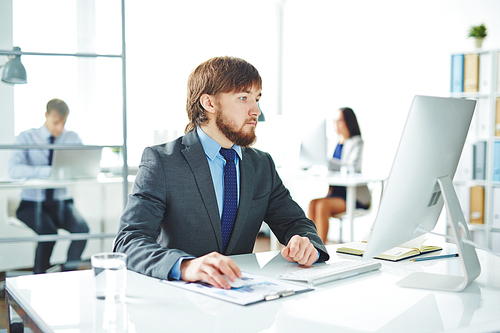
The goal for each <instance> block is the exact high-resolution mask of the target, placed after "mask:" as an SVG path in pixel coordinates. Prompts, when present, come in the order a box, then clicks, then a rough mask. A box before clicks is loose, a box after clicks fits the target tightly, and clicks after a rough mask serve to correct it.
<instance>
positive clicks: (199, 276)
mask: <svg viewBox="0 0 500 333" xmlns="http://www.w3.org/2000/svg"><path fill="white" fill-rule="evenodd" d="M222 275H225V276H227V278H228V279H229V280H231V281H234V280H235V279H236V278H237V277H238V278H241V271H240V268H239V267H238V265H236V263H235V262H234V260H233V259H231V258H229V257H226V256H224V255H222V254H220V253H218V252H212V253H209V254H207V255H204V256H203V257H199V258H196V259H187V260H184V261H183V262H182V264H181V277H182V280H184V281H186V282H196V281H204V282H206V283H208V284H210V285H212V286H214V287H217V288H222V289H231V285H230V284H229V282H227V281H226V279H224V277H223V276H222Z"/></svg>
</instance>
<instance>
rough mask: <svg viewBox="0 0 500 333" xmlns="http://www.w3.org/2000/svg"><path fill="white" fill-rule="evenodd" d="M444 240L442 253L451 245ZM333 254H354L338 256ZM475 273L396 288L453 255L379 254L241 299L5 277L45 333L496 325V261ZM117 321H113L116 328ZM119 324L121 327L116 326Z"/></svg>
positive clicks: (452, 268)
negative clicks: (330, 276) (297, 286)
mask: <svg viewBox="0 0 500 333" xmlns="http://www.w3.org/2000/svg"><path fill="white" fill-rule="evenodd" d="M453 247H454V246H453V245H448V244H445V245H444V251H445V252H447V251H453ZM327 248H328V251H329V252H330V254H331V257H332V259H331V260H332V261H334V260H338V259H345V258H349V259H354V260H361V259H360V258H358V257H355V256H348V255H341V254H336V253H335V250H336V245H329V246H327ZM478 255H479V259H480V262H481V266H482V272H481V275H480V276H479V277H478V278H477V279H476V281H474V282H473V283H472V284H471V285H470V286H469V287H467V288H466V289H465V290H464V291H463V292H460V293H454V292H437V291H430V290H418V289H408V288H402V287H398V286H396V282H397V281H399V280H400V279H401V278H403V277H405V276H406V275H408V274H410V273H412V272H416V271H425V272H435V273H451V274H455V275H456V274H458V273H459V272H460V270H461V268H460V262H459V260H458V258H448V259H443V260H432V261H423V262H411V261H409V260H405V261H402V262H397V263H394V262H388V261H381V263H382V269H381V270H379V271H375V272H371V273H367V274H363V275H360V276H356V277H351V278H348V279H346V280H341V281H336V282H330V283H327V284H323V285H320V286H317V287H315V290H314V291H311V292H308V293H304V294H299V295H294V296H290V297H286V298H281V299H278V300H274V301H269V302H262V303H257V304H253V305H249V306H240V305H235V304H232V303H228V302H224V301H221V300H218V299H215V298H211V297H208V296H204V295H201V294H197V293H194V292H190V291H187V290H183V289H180V288H177V287H174V286H171V285H167V284H164V283H161V282H160V280H158V279H154V278H151V277H147V276H145V275H141V274H138V273H135V272H131V271H128V273H127V274H128V283H127V292H126V295H127V297H126V301H125V302H124V303H114V302H106V301H103V300H97V299H95V297H94V285H93V273H92V271H90V270H87V271H76V272H64V273H50V274H42V275H33V276H21V277H16V278H8V279H7V281H6V294H7V295H6V296H7V302H8V305H11V306H12V307H13V308H14V309H16V311H17V312H18V313H19V314H21V315H22V316H23V318H24V319H25V323H26V324H27V325H29V326H30V327H31V329H32V330H33V331H37V330H41V331H43V332H74V333H77V332H82V333H83V332H101V331H103V332H105V331H106V330H108V331H111V332H114V331H125V332H148V333H154V332H217V333H220V332H231V333H236V332H286V333H290V332H339V331H341V332H409V331H412V332H423V331H425V332H444V331H446V332H494V331H499V330H500V317H499V316H498V309H500V258H498V257H495V256H493V255H491V254H488V253H485V252H483V251H481V250H478ZM232 258H233V259H234V260H235V261H236V263H237V264H238V265H239V266H240V268H241V269H242V270H244V271H247V272H251V273H255V274H260V275H264V276H268V277H274V276H275V275H276V274H278V273H282V272H284V271H287V270H289V269H291V268H293V267H295V266H296V264H293V263H289V262H287V261H285V260H284V259H283V257H281V255H280V254H279V252H277V251H270V252H261V253H257V254H247V255H239V256H233V257H232ZM117 326H118V327H117ZM119 327H121V329H118V328H119Z"/></svg>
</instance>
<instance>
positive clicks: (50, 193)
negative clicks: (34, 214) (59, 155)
mask: <svg viewBox="0 0 500 333" xmlns="http://www.w3.org/2000/svg"><path fill="white" fill-rule="evenodd" d="M55 139H56V138H54V137H53V136H51V137H50V138H49V141H50V144H53V143H54V140H55ZM52 156H54V149H49V165H52ZM52 200H54V189H53V188H48V189H46V190H45V201H52Z"/></svg>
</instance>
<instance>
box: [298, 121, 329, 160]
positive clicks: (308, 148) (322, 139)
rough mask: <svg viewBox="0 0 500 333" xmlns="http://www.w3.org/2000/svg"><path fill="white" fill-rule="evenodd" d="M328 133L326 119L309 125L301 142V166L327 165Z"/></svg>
mask: <svg viewBox="0 0 500 333" xmlns="http://www.w3.org/2000/svg"><path fill="white" fill-rule="evenodd" d="M327 141H328V139H327V133H326V119H322V120H321V121H319V122H317V123H315V124H314V125H312V126H307V127H306V129H305V130H304V132H303V136H302V138H301V144H300V156H299V168H301V169H308V168H310V167H312V166H317V165H321V166H327V165H328V158H327V152H326V151H327Z"/></svg>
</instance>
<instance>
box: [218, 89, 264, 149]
mask: <svg viewBox="0 0 500 333" xmlns="http://www.w3.org/2000/svg"><path fill="white" fill-rule="evenodd" d="M260 97H261V90H260V89H257V88H255V87H252V89H250V90H245V91H240V92H234V91H233V92H229V93H219V94H218V95H217V102H216V105H215V108H216V118H215V123H216V125H217V127H218V128H219V130H220V131H221V132H222V133H223V134H224V135H225V136H226V138H228V139H229V140H230V141H231V142H233V143H234V144H236V145H239V146H242V147H247V146H250V145H251V144H253V143H254V142H255V140H256V136H255V128H256V126H257V118H258V117H259V115H260V110H259V105H258V102H259V100H260Z"/></svg>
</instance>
